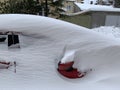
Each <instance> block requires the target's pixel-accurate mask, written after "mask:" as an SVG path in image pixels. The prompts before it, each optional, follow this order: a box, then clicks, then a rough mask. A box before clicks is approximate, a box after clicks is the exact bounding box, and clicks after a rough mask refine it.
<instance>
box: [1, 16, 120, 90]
mask: <svg viewBox="0 0 120 90" xmlns="http://www.w3.org/2000/svg"><path fill="white" fill-rule="evenodd" d="M105 28H106V29H107V32H109V31H108V28H109V29H111V30H114V29H115V28H113V27H104V30H105ZM97 30H98V31H100V30H101V31H102V30H103V28H98V29H96V30H95V29H94V30H90V29H87V28H84V27H81V26H77V25H74V24H71V23H67V22H64V21H60V20H56V19H52V18H47V17H41V16H34V15H20V14H5V15H4V14H3V15H0V31H16V32H21V33H22V34H21V35H19V37H20V47H21V48H20V49H8V47H7V41H6V42H5V43H1V44H0V49H1V50H0V59H1V60H5V61H16V62H17V67H16V70H17V72H16V73H14V67H10V68H9V69H8V70H7V69H1V70H0V76H1V78H0V90H80V89H81V90H119V88H120V85H119V83H120V71H119V68H120V41H119V39H116V38H115V37H113V36H112V37H111V36H110V35H106V34H105V33H104V34H103V33H99V32H98V31H97ZM111 30H110V32H112V31H111ZM118 31H120V29H119V28H118ZM113 32H114V31H113ZM113 32H112V33H110V34H114V33H113ZM115 33H116V31H115ZM118 33H119V32H118ZM65 47H66V48H65ZM64 48H65V52H64ZM63 53H65V55H63V58H64V62H66V61H69V59H70V58H69V57H72V59H73V60H74V62H75V64H74V67H77V68H78V69H79V70H81V71H87V70H89V69H92V71H90V72H88V73H87V75H86V76H85V77H83V78H79V79H68V78H65V77H63V76H62V75H60V74H59V73H58V72H57V70H56V68H57V62H58V61H56V59H59V58H60V57H61V56H62V54H63ZM71 55H72V56H71ZM65 57H66V59H65ZM63 58H62V60H63Z"/></svg>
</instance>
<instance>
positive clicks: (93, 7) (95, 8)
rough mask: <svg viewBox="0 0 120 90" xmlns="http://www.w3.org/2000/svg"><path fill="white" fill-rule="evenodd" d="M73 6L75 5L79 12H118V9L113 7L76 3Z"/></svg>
mask: <svg viewBox="0 0 120 90" xmlns="http://www.w3.org/2000/svg"><path fill="white" fill-rule="evenodd" d="M75 4H76V5H77V6H78V7H79V8H80V9H81V10H89V11H106V12H120V8H114V7H113V6H105V5H90V4H81V3H76V2H75Z"/></svg>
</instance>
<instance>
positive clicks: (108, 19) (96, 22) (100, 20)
mask: <svg viewBox="0 0 120 90" xmlns="http://www.w3.org/2000/svg"><path fill="white" fill-rule="evenodd" d="M90 26H91V27H90V28H95V27H100V26H116V27H120V12H92V13H91V25H90Z"/></svg>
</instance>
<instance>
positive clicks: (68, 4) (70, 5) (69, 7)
mask: <svg viewBox="0 0 120 90" xmlns="http://www.w3.org/2000/svg"><path fill="white" fill-rule="evenodd" d="M63 4H64V8H66V10H67V11H66V13H73V12H74V1H64V2H63Z"/></svg>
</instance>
